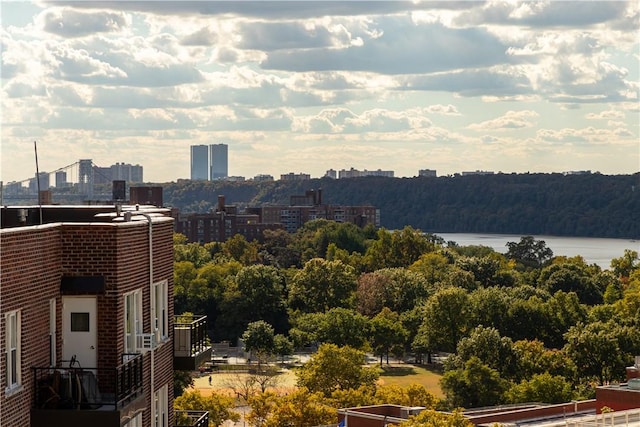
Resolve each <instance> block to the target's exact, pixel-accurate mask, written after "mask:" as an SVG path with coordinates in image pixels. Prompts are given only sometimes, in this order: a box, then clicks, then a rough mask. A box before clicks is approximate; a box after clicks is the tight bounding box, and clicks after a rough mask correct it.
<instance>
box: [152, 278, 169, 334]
mask: <svg viewBox="0 0 640 427" xmlns="http://www.w3.org/2000/svg"><path fill="white" fill-rule="evenodd" d="M167 285H168V283H167V281H166V280H163V281H161V282H158V283H154V284H153V290H152V293H151V297H152V299H151V316H152V319H153V331H152V332H154V333H156V337H157V338H158V341H163V340H165V339H167V338H168V337H169V331H168V328H169V318H168V312H167V311H168V310H167V305H168V301H167V300H168V291H167V287H168V286H167Z"/></svg>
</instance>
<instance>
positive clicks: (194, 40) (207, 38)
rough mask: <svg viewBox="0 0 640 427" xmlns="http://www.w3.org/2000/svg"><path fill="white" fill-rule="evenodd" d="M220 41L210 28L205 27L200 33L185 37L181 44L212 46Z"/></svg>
mask: <svg viewBox="0 0 640 427" xmlns="http://www.w3.org/2000/svg"><path fill="white" fill-rule="evenodd" d="M217 41H218V36H217V34H215V33H214V32H213V31H211V30H210V29H209V28H208V27H203V28H201V29H199V30H198V31H196V32H194V33H191V34H189V35H188V36H186V37H183V38H182V40H180V44H181V45H183V46H212V45H214V44H215V43H216V42H217Z"/></svg>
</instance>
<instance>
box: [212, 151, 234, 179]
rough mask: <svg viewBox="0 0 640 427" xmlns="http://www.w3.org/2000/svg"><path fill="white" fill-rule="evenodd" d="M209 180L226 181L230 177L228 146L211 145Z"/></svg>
mask: <svg viewBox="0 0 640 427" xmlns="http://www.w3.org/2000/svg"><path fill="white" fill-rule="evenodd" d="M209 167H210V168H211V171H210V172H209V179H210V180H212V181H215V180H217V179H225V178H226V177H227V176H229V147H228V146H227V144H211V145H209Z"/></svg>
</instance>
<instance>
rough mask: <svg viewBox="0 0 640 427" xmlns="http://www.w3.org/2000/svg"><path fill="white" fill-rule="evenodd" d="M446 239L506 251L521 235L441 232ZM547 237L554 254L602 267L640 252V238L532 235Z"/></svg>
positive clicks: (541, 237)
mask: <svg viewBox="0 0 640 427" xmlns="http://www.w3.org/2000/svg"><path fill="white" fill-rule="evenodd" d="M433 234H436V235H438V236H440V237H442V238H443V239H444V240H445V241H446V242H448V241H454V242H456V243H457V244H458V245H460V246H469V245H482V246H488V247H490V248H493V249H494V250H495V251H496V252H500V253H502V254H504V253H506V252H507V246H506V245H507V242H519V241H520V237H521V236H519V235H512V234H475V233H438V232H435V233H433ZM533 237H534V238H535V239H536V240H544V241H545V242H546V244H547V247H548V248H549V249H551V250H552V251H553V255H554V256H560V255H564V256H568V257H572V256H576V255H580V256H582V258H584V260H585V261H586V262H587V264H597V265H599V266H600V268H602V269H609V268H611V260H612V259H613V258H620V257H621V256H622V255H623V254H624V250H625V249H631V250H634V251H638V252H640V241H638V240H626V239H603V238H595V237H558V236H533Z"/></svg>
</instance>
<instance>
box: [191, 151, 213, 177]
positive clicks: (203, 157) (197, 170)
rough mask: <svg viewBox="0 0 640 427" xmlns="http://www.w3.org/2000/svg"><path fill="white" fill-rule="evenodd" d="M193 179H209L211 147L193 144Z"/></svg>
mask: <svg viewBox="0 0 640 427" xmlns="http://www.w3.org/2000/svg"><path fill="white" fill-rule="evenodd" d="M191 179H203V180H208V179H209V147H207V146H206V145H192V146H191Z"/></svg>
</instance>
